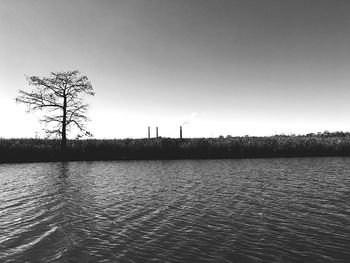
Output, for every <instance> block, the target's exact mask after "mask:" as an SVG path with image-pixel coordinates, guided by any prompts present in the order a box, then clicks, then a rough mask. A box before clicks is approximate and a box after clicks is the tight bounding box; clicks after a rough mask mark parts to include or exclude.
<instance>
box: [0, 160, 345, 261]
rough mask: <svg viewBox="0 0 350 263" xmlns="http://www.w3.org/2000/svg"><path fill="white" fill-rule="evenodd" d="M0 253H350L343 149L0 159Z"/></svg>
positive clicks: (294, 257)
mask: <svg viewBox="0 0 350 263" xmlns="http://www.w3.org/2000/svg"><path fill="white" fill-rule="evenodd" d="M0 262H350V158H303V159H259V160H258V159H257V160H195V161H192V160H189V161H120V162H119V161H115V162H76V163H40V164H3V165H0Z"/></svg>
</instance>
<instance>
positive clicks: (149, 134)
mask: <svg viewBox="0 0 350 263" xmlns="http://www.w3.org/2000/svg"><path fill="white" fill-rule="evenodd" d="M150 138H151V127H149V126H148V139H150Z"/></svg>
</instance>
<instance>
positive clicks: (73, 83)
mask: <svg viewBox="0 0 350 263" xmlns="http://www.w3.org/2000/svg"><path fill="white" fill-rule="evenodd" d="M26 78H27V80H28V82H29V85H31V86H34V88H33V89H32V91H30V92H27V91H24V90H20V91H19V94H20V95H19V96H18V97H17V98H16V102H18V103H23V104H26V105H27V106H28V112H31V111H37V110H39V111H45V114H43V118H42V119H41V120H40V121H41V122H42V123H44V124H45V132H46V133H47V134H48V135H49V136H52V135H56V136H59V137H60V138H61V147H62V150H65V149H66V144H67V132H69V131H70V130H71V129H72V128H73V127H76V128H77V130H78V131H79V136H81V135H85V136H91V133H90V132H88V131H87V129H86V126H85V123H86V122H87V121H88V117H87V115H86V114H87V111H88V109H89V104H87V103H85V101H84V98H85V96H86V95H91V96H93V95H95V92H94V91H93V88H92V85H91V83H90V81H89V80H88V78H87V77H86V76H84V75H81V74H80V72H79V71H78V70H75V71H66V72H52V73H51V74H50V76H49V77H42V78H41V77H38V76H28V77H26Z"/></svg>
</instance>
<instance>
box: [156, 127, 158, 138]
mask: <svg viewBox="0 0 350 263" xmlns="http://www.w3.org/2000/svg"><path fill="white" fill-rule="evenodd" d="M156 137H157V138H158V127H156Z"/></svg>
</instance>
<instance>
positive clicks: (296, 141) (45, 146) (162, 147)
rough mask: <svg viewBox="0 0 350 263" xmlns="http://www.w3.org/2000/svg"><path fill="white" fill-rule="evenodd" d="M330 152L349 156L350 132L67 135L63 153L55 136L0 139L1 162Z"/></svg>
mask: <svg viewBox="0 0 350 263" xmlns="http://www.w3.org/2000/svg"><path fill="white" fill-rule="evenodd" d="M331 156H332V157H333V156H334V157H336V156H339V157H345V156H350V133H344V132H336V133H329V132H325V133H318V134H307V135H291V136H287V135H275V136H270V137H249V136H244V137H232V136H227V137H222V136H221V137H219V138H183V139H174V138H162V137H160V138H151V139H107V140H106V139H105V140H99V139H88V140H69V141H68V143H67V150H66V151H65V152H64V153H63V152H61V151H60V140H57V139H50V140H49V139H0V163H30V162H55V161H111V160H181V159H204V160H205V159H245V158H290V157H331Z"/></svg>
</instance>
